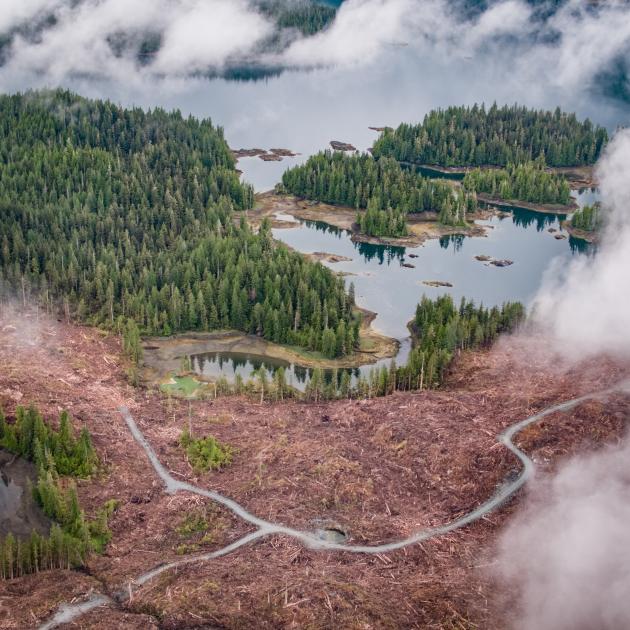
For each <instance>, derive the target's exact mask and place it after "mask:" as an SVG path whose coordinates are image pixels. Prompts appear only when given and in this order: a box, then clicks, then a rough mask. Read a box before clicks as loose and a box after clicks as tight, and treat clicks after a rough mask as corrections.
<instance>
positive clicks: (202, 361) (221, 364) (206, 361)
mask: <svg viewBox="0 0 630 630" xmlns="http://www.w3.org/2000/svg"><path fill="white" fill-rule="evenodd" d="M191 365H192V369H193V371H195V372H197V373H198V374H206V375H207V376H216V375H220V374H223V375H224V376H225V373H224V371H228V370H229V372H230V373H231V374H234V375H235V374H237V373H238V372H240V374H241V376H242V377H243V378H244V379H245V380H248V379H250V378H254V373H255V372H257V371H259V370H260V369H261V368H262V369H263V370H264V371H265V372H266V375H267V378H268V379H272V378H273V376H274V374H275V373H276V372H277V371H278V370H279V369H280V368H284V370H285V378H286V380H287V382H289V383H293V384H300V385H306V384H307V383H308V382H309V381H310V380H311V378H312V377H313V371H314V370H313V368H309V367H303V366H301V365H296V364H294V363H289V362H287V361H282V360H280V359H278V360H274V359H272V360H269V359H265V358H264V357H256V356H252V355H247V354H239V353H230V352H205V353H203V354H196V355H193V356H192V357H191ZM344 372H347V373H348V374H349V375H350V378H351V379H352V381H353V382H354V381H355V380H356V379H358V378H359V375H360V373H361V369H360V368H342V369H337V370H335V369H325V370H322V375H323V378H324V383H325V384H330V383H334V382H335V381H336V383H335V385H336V386H337V388H339V386H340V385H341V377H342V374H343V373H344Z"/></svg>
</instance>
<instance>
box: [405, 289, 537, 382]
mask: <svg viewBox="0 0 630 630" xmlns="http://www.w3.org/2000/svg"><path fill="white" fill-rule="evenodd" d="M524 318H525V308H524V307H523V305H522V304H521V303H520V302H506V303H505V304H503V305H502V306H501V307H500V308H499V307H493V308H490V309H488V308H485V307H483V306H475V304H474V303H473V302H471V301H466V300H464V299H462V301H461V303H460V305H459V308H458V307H457V306H455V304H454V303H453V299H452V298H451V296H450V295H443V296H441V297H438V298H437V299H435V300H431V299H429V298H427V297H426V296H423V298H422V300H421V301H420V304H418V306H417V307H416V314H415V316H414V319H413V321H412V323H411V330H412V339H413V349H412V351H411V354H410V355H409V359H408V361H407V365H405V366H404V367H401V368H399V369H398V371H397V378H396V382H397V387H398V389H415V388H419V389H422V388H423V387H427V388H431V387H435V386H436V385H439V384H440V383H441V382H442V380H443V378H444V375H445V373H446V370H447V368H448V366H449V365H450V363H451V361H452V360H453V358H454V356H455V354H456V353H457V352H459V351H460V350H470V349H475V348H482V347H487V346H489V345H491V344H492V342H493V341H494V340H495V339H496V338H497V337H498V335H499V334H501V333H503V332H510V331H512V330H514V328H515V327H516V326H518V325H519V324H520V323H521V322H522V321H523V319H524Z"/></svg>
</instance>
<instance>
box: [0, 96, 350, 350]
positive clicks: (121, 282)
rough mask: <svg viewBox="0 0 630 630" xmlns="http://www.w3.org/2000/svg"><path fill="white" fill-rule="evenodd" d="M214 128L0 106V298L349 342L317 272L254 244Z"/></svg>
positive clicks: (243, 197)
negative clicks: (239, 218)
mask: <svg viewBox="0 0 630 630" xmlns="http://www.w3.org/2000/svg"><path fill="white" fill-rule="evenodd" d="M252 203H253V191H252V188H251V187H250V186H249V185H246V184H242V183H240V181H239V178H238V174H237V173H236V171H235V169H234V159H233V157H232V155H231V153H230V150H229V148H228V146H227V144H226V142H225V140H224V138H223V133H222V130H221V129H220V128H216V127H214V126H213V125H212V123H211V121H209V120H197V119H194V118H187V119H184V118H183V117H182V116H181V114H180V113H179V112H171V113H167V112H165V111H162V110H159V109H158V110H154V111H150V112H144V111H142V110H140V109H130V110H126V109H122V108H120V107H118V106H116V105H114V104H112V103H109V102H103V101H89V100H86V99H83V98H80V97H78V96H76V95H74V94H71V93H69V92H62V91H57V92H50V93H30V94H26V95H16V96H5V97H2V98H0V208H1V214H0V217H1V218H0V228H1V233H2V241H1V244H0V288H1V289H2V292H3V293H4V294H11V293H17V294H19V295H20V296H21V297H22V298H23V299H26V298H27V297H29V296H31V297H33V298H35V299H38V300H40V302H41V303H42V305H44V306H45V307H46V308H47V309H48V310H52V309H54V308H61V309H62V310H63V311H65V314H66V316H67V317H68V316H71V315H72V316H75V317H76V318H78V319H79V320H82V321H86V322H88V323H91V324H96V325H101V326H107V327H117V328H118V327H121V326H122V323H123V320H125V319H127V318H132V319H134V320H135V321H136V322H137V324H138V325H139V327H140V328H141V330H142V331H144V332H146V333H151V334H170V333H172V332H175V331H180V330H191V329H194V330H212V329H217V328H236V329H238V330H243V331H245V332H250V333H255V334H259V335H261V336H264V337H265V338H267V339H270V340H273V341H276V342H280V343H293V344H297V345H302V346H308V347H310V348H312V349H315V350H321V349H322V343H323V341H322V340H323V339H325V338H326V337H327V336H330V332H331V331H332V332H334V333H335V334H336V335H339V334H343V335H345V336H346V338H347V344H345V347H347V348H348V349H351V348H352V346H353V345H354V343H355V341H356V335H357V325H356V322H355V321H354V319H353V315H352V300H351V298H350V297H349V296H348V295H347V294H346V292H345V290H344V284H343V281H342V280H341V279H337V278H336V277H335V276H334V275H333V274H332V273H331V272H330V271H329V270H327V269H325V268H324V267H323V266H321V265H319V264H316V263H312V262H310V261H307V260H306V259H304V258H303V257H302V256H300V255H298V254H295V253H292V252H289V251H288V250H287V249H286V248H284V247H277V246H275V245H274V244H273V241H272V238H271V234H270V231H269V229H268V226H267V225H266V224H265V225H263V226H262V228H261V230H260V231H259V233H258V234H253V233H252V232H251V230H250V229H249V227H248V226H247V225H246V223H245V221H241V222H240V224H238V222H237V221H235V218H234V214H233V212H234V210H240V209H245V208H248V207H251V205H252Z"/></svg>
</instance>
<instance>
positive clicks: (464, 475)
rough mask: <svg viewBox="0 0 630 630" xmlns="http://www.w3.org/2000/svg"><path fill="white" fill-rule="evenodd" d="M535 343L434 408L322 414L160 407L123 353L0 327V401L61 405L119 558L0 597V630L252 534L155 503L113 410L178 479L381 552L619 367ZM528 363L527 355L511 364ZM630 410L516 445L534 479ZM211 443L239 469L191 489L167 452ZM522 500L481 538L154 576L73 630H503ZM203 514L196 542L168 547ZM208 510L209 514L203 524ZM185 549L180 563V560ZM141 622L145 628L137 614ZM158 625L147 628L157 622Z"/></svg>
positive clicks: (473, 374) (221, 514)
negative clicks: (133, 377)
mask: <svg viewBox="0 0 630 630" xmlns="http://www.w3.org/2000/svg"><path fill="white" fill-rule="evenodd" d="M545 348H546V344H545V341H544V340H539V341H537V340H536V339H524V338H508V339H505V340H503V341H502V342H500V343H499V344H498V345H497V346H496V347H495V348H494V349H493V350H492V351H484V352H476V353H469V354H464V355H462V356H460V357H459V358H458V359H457V361H456V363H455V366H454V369H453V371H452V373H451V375H450V376H449V378H448V380H447V383H446V386H445V387H444V388H443V389H442V390H440V391H430V392H427V391H425V392H417V393H398V394H395V395H393V396H391V397H388V398H380V399H373V400H360V401H357V400H346V401H333V402H326V403H320V404H307V403H302V402H298V401H288V402H284V403H263V404H259V403H258V402H254V401H252V400H249V399H247V398H243V397H229V398H220V399H218V400H216V401H192V402H186V401H179V400H169V399H167V398H166V397H163V396H162V395H160V394H159V392H157V391H153V390H144V389H134V388H132V387H130V386H129V385H128V384H127V383H126V381H125V377H124V368H125V365H124V361H123V359H122V358H121V355H120V344H119V340H118V339H117V338H116V337H114V336H108V335H104V334H102V333H99V332H98V331H96V330H94V329H90V328H85V327H80V326H74V325H71V324H66V323H63V322H57V321H45V322H44V321H40V322H39V323H37V322H35V321H34V318H32V317H31V318H28V317H24V316H23V315H19V316H11V315H9V314H7V313H5V314H4V317H3V318H0V364H1V365H2V366H3V369H2V371H1V373H0V404H2V405H3V407H4V408H5V410H6V411H7V412H8V413H9V415H11V414H12V412H13V410H14V408H15V405H16V404H18V403H22V404H23V403H25V402H31V401H32V402H34V403H36V404H37V405H38V406H40V408H41V409H42V410H43V411H44V412H45V414H46V416H47V417H51V416H54V417H56V416H57V414H58V412H59V410H61V409H64V408H67V409H68V410H69V411H70V412H71V414H72V415H73V418H74V422H75V425H76V428H79V426H81V425H83V424H85V425H87V426H88V427H89V429H90V431H91V432H92V434H93V436H94V442H95V446H96V449H97V451H98V453H99V456H100V458H101V461H102V462H103V467H102V472H101V473H100V474H99V476H98V478H97V479H94V480H92V481H85V482H81V483H80V484H79V495H80V499H81V502H82V505H83V506H84V507H85V509H86V511H87V513H88V515H91V514H93V513H94V512H95V510H96V509H98V507H100V506H101V505H102V504H103V502H104V501H105V500H107V499H110V498H113V497H115V498H117V499H119V500H120V501H121V506H120V508H119V509H118V511H117V512H116V513H115V514H114V516H113V518H112V520H111V529H112V532H113V541H112V543H110V545H109V546H108V548H107V550H106V552H105V554H104V555H103V556H94V557H93V558H92V559H91V560H90V562H89V565H88V567H87V569H86V572H79V571H73V572H65V571H64V572H61V571H51V572H47V573H42V574H39V575H35V576H27V577H24V578H19V579H16V580H12V581H8V582H2V583H0V604H1V605H2V608H0V628H20V629H22V628H30V627H35V626H36V625H37V623H38V622H40V621H41V620H42V619H44V618H46V617H47V616H48V615H49V614H50V613H51V612H52V611H53V610H54V609H55V608H56V606H57V605H58V604H59V603H60V602H61V601H68V600H70V599H72V598H73V597H79V596H81V595H82V594H86V593H88V592H89V591H90V589H104V590H105V591H109V592H110V593H111V592H112V591H115V590H117V589H119V588H120V587H121V586H124V585H125V584H126V583H127V582H128V581H129V580H132V579H133V578H134V576H137V575H138V574H140V573H141V572H143V571H145V570H147V569H149V568H151V567H153V566H156V565H159V564H161V563H163V562H165V561H168V560H172V559H176V558H181V557H182V553H183V554H187V553H191V552H192V550H191V549H189V548H187V547H186V546H194V545H196V546H197V547H196V550H197V551H199V550H201V549H203V550H211V549H215V548H219V547H220V546H223V545H225V544H227V543H228V542H229V541H231V540H234V539H236V538H237V537H240V536H241V535H243V534H244V533H245V532H246V531H247V526H245V525H244V524H243V523H242V522H240V521H238V520H237V519H236V518H234V517H232V516H231V514H230V513H227V512H226V511H225V510H223V509H221V508H218V507H216V506H211V504H209V503H206V502H204V501H202V500H201V498H199V497H196V496H190V495H186V494H184V493H182V494H177V495H175V496H168V495H166V494H164V492H163V491H162V488H161V485H160V483H159V482H158V479H157V478H156V475H155V474H154V471H153V469H152V468H151V466H150V464H149V463H148V461H147V460H146V458H145V456H144V454H143V453H142V451H141V450H140V448H139V446H138V445H137V444H136V443H135V442H134V441H133V439H132V437H131V435H130V434H129V432H128V431H127V427H126V425H125V423H124V422H123V420H122V418H121V417H120V415H119V413H118V411H117V407H118V406H119V405H121V404H126V405H127V406H129V408H130V409H131V410H132V413H133V414H134V417H135V418H136V420H137V422H138V424H139V425H140V427H141V428H142V430H143V431H144V432H145V434H146V436H147V438H148V439H149V441H150V442H151V444H152V445H153V447H154V448H155V450H156V452H157V454H158V456H159V457H160V459H161V461H162V463H163V464H164V465H165V467H166V468H167V469H169V470H170V471H172V474H174V475H175V476H176V477H178V478H181V479H187V480H190V481H194V483H197V484H201V485H204V486H206V487H207V488H210V489H216V490H218V491H220V492H222V493H224V494H226V495H228V496H230V497H233V498H235V499H236V500H238V501H239V502H241V503H242V504H243V505H244V506H245V507H247V509H248V510H250V511H252V512H254V513H256V514H259V515H260V516H262V517H264V518H266V519H270V520H274V521H277V522H280V523H283V524H286V525H291V526H295V527H299V528H303V529H308V528H310V527H313V528H314V527H315V526H316V524H317V523H318V522H321V520H322V519H324V520H325V521H326V522H328V523H335V524H338V526H339V527H340V528H341V529H343V530H344V531H345V532H347V533H348V535H349V537H350V541H351V542H354V543H361V542H365V543H370V544H375V543H378V542H383V541H389V540H392V539H396V538H400V537H403V536H406V535H408V534H409V533H411V532H413V531H416V530H418V529H421V528H424V527H427V526H430V525H434V524H438V523H443V522H445V521H449V520H451V519H454V518H456V517H457V516H458V515H461V514H463V513H464V512H467V511H468V510H470V509H471V508H473V507H475V506H476V505H478V504H479V503H481V502H482V501H483V500H484V499H486V498H487V497H488V496H489V495H491V494H492V493H493V492H494V490H495V488H496V486H497V484H500V483H501V482H502V481H503V480H504V479H505V478H506V476H507V475H509V474H510V473H511V472H513V471H515V470H516V469H517V468H518V464H517V462H516V460H515V459H514V458H513V457H512V456H511V455H509V454H508V453H507V452H506V451H505V450H504V449H503V448H502V447H500V446H499V445H497V443H496V435H497V433H499V432H500V431H501V430H502V429H503V428H505V427H506V426H508V425H510V424H512V423H514V422H515V421H517V420H519V419H522V418H524V417H526V416H529V415H531V414H532V413H533V412H535V411H537V410H540V409H543V408H546V407H547V406H549V405H551V404H553V403H555V402H558V401H562V400H565V399H568V398H572V397H574V396H576V395H578V394H580V393H585V392H590V391H593V390H597V389H598V388H604V387H609V386H610V385H611V384H612V383H614V382H615V381H616V380H618V379H621V378H622V377H624V376H625V377H626V378H627V376H628V374H629V373H630V368H629V366H626V365H619V364H615V363H614V362H613V361H612V360H609V359H606V358H601V359H599V360H597V361H592V362H590V363H588V364H585V365H581V366H579V367H573V368H569V367H567V368H563V367H562V365H561V363H560V362H559V361H558V360H557V358H555V357H553V356H550V355H549V353H548V351H547V350H546V349H545ZM523 357H527V360H526V361H523V360H522V359H523ZM629 409H630V404H629V401H628V399H627V397H623V396H621V395H618V396H613V397H611V398H610V400H607V401H604V402H589V403H585V404H583V405H580V406H579V407H577V408H576V409H575V410H574V411H572V412H570V413H567V414H565V415H561V414H557V416H550V417H548V418H545V420H544V421H543V422H541V423H540V424H538V425H534V426H532V427H530V428H529V429H528V430H527V431H525V432H524V433H523V434H522V436H521V439H520V444H519V446H520V447H521V448H524V449H525V450H526V451H527V452H528V453H529V454H530V455H531V456H533V457H534V459H535V461H537V462H538V466H539V467H540V468H542V469H543V470H553V469H554V468H555V467H556V466H557V465H558V463H559V462H561V461H562V460H563V459H564V458H566V457H568V456H570V455H571V454H573V453H576V452H581V451H585V450H593V449H597V448H600V447H601V446H602V445H603V444H606V443H610V442H611V441H618V440H620V439H621V437H622V436H623V434H624V430H625V427H626V422H627V418H628V412H629ZM185 425H190V426H191V428H192V431H193V435H195V436H204V435H214V436H215V437H216V438H217V439H218V440H219V441H220V442H222V443H226V444H230V445H231V446H233V447H234V448H235V449H236V451H235V453H236V454H235V457H234V462H233V464H232V465H231V466H229V467H228V468H226V469H224V470H223V471H221V472H212V473H208V474H203V475H197V474H195V473H194V472H193V471H192V469H191V467H190V465H189V464H188V463H187V461H186V458H185V455H184V453H183V451H182V449H181V448H180V447H179V446H178V445H177V440H178V436H179V434H180V432H181V430H182V427H183V426H185ZM518 504H519V500H518V498H517V499H516V500H514V501H513V502H511V503H510V504H509V505H508V506H506V507H505V508H504V509H502V510H501V511H499V512H497V513H495V514H494V515H492V516H491V517H488V518H487V519H485V520H484V521H482V522H480V523H477V524H475V525H473V526H470V527H468V528H465V529H463V530H460V531H458V532H456V533H453V534H451V535H448V536H444V537H441V538H437V539H435V540H432V541H430V542H427V543H423V544H421V545H420V544H419V545H417V546H414V547H410V548H408V549H405V550H401V551H398V552H395V553H391V554H386V555H382V556H374V557H366V556H363V555H353V554H350V553H329V552H326V553H324V552H316V551H312V550H307V549H304V548H302V547H301V546H300V545H298V544H296V543H295V542H294V541H292V540H287V539H284V538H281V537H275V538H271V539H263V540H261V541H259V542H257V543H255V544H252V545H250V546H247V547H244V548H241V549H240V550H239V551H237V552H236V553H234V554H232V555H228V556H226V557H223V558H220V559H216V560H213V561H210V562H206V563H196V564H191V565H189V566H186V567H185V568H180V569H177V570H173V571H169V572H166V573H164V574H162V575H160V576H159V577H158V578H156V579H155V580H154V581H151V582H149V583H148V584H147V585H145V586H144V587H142V588H141V589H139V590H138V591H137V592H136V593H135V595H134V597H133V599H132V600H131V601H130V602H128V603H127V604H125V605H124V607H122V608H120V609H117V610H113V609H112V608H111V607H109V608H105V609H101V610H96V611H93V612H92V613H90V614H89V615H87V616H86V617H84V618H81V619H78V620H77V621H76V622H75V624H74V625H75V626H76V627H82V628H100V627H103V628H104V627H107V628H114V629H115V628H130V627H131V628H134V627H156V626H159V627H160V628H184V627H186V628H191V627H221V628H243V627H248V628H290V627H308V628H339V627H343V628H369V627H374V628H376V627H378V628H400V627H406V628H414V627H415V628H476V627H504V623H503V620H504V618H503V614H504V611H502V610H501V609H500V607H498V605H497V604H496V600H495V594H496V593H497V592H499V591H500V589H501V584H500V583H497V582H496V581H495V580H494V578H493V577H492V576H491V575H490V574H489V573H488V572H487V570H486V569H484V568H483V567H484V566H487V565H488V562H490V561H491V556H492V550H493V545H494V541H495V539H496V535H497V533H498V532H499V531H500V530H501V527H502V525H503V524H504V523H505V522H506V520H507V519H509V516H510V514H511V513H512V511H514V510H515V509H518ZM200 510H209V516H208V527H207V533H208V537H207V540H205V542H201V541H200V539H199V537H198V536H192V537H191V536H188V537H187V536H184V535H182V534H181V530H182V523H183V522H184V521H185V519H186V518H187V517H188V516H190V515H194V514H197V513H198V512H199V511H200ZM204 513H206V512H204ZM182 546H184V547H185V548H184V549H183V550H182ZM147 615H148V616H147ZM151 624H153V626H152V625H151Z"/></svg>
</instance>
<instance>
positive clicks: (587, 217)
mask: <svg viewBox="0 0 630 630" xmlns="http://www.w3.org/2000/svg"><path fill="white" fill-rule="evenodd" d="M603 227H604V218H603V216H602V209H601V206H600V205H599V204H598V203H595V204H593V205H592V206H584V207H583V208H580V209H579V210H576V211H575V213H574V214H573V216H572V217H571V220H570V221H567V222H566V223H565V228H566V229H567V230H568V231H569V233H570V234H571V235H572V236H574V237H576V238H581V239H583V240H585V241H588V242H596V241H597V240H598V239H599V235H600V233H601V231H602V229H603Z"/></svg>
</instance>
